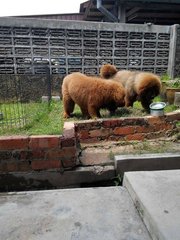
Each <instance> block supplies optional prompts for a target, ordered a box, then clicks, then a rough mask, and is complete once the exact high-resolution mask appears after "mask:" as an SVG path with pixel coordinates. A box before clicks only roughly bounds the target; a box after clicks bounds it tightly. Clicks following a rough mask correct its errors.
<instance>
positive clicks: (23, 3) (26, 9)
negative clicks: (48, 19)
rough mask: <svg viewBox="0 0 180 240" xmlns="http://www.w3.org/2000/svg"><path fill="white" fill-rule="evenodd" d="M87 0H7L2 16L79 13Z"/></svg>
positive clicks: (4, 3) (1, 9)
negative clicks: (82, 4)
mask: <svg viewBox="0 0 180 240" xmlns="http://www.w3.org/2000/svg"><path fill="white" fill-rule="evenodd" d="M82 2H86V0H9V1H8V0H5V1H3V4H1V7H0V17H6V16H22V15H23V16H24V15H40V14H58V13H78V12H79V8H80V4H81V3H82Z"/></svg>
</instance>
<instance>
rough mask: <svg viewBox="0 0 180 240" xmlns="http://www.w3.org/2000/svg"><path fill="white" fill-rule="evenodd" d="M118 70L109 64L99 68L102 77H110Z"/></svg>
mask: <svg viewBox="0 0 180 240" xmlns="http://www.w3.org/2000/svg"><path fill="white" fill-rule="evenodd" d="M117 72H118V70H117V68H116V67H115V66H114V65H111V64H105V65H103V66H102V67H101V69H100V76H101V77H102V78H106V79H108V78H111V77H112V76H113V75H114V74H116V73H117Z"/></svg>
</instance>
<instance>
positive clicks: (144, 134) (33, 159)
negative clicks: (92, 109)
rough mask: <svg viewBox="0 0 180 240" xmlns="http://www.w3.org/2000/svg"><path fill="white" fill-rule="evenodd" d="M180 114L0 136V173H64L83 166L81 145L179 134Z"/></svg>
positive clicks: (84, 124)
mask: <svg viewBox="0 0 180 240" xmlns="http://www.w3.org/2000/svg"><path fill="white" fill-rule="evenodd" d="M178 120H180V111H176V112H172V113H169V114H166V115H165V116H163V117H153V116H147V117H136V118H135V117H133V118H132V117H128V118H119V119H99V120H86V121H80V122H76V123H73V122H65V124H64V130H63V135H59V136H57V135H42V136H12V137H7V136H2V137H0V174H7V173H14V172H24V173H25V172H37V171H38V172H39V171H46V170H51V169H52V170H55V171H56V172H57V171H60V172H63V171H65V170H69V169H70V168H73V167H75V166H77V165H79V158H78V156H79V153H80V143H95V142H99V141H103V140H105V141H107V140H109V141H131V140H132V141H133V140H138V141H143V140H144V139H153V138H158V137H162V136H167V135H169V134H172V133H173V132H175V131H177V129H176V121H178Z"/></svg>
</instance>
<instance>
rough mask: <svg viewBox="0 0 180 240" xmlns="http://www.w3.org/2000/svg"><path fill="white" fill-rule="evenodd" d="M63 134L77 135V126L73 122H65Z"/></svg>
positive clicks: (67, 135)
mask: <svg viewBox="0 0 180 240" xmlns="http://www.w3.org/2000/svg"><path fill="white" fill-rule="evenodd" d="M63 136H64V137H66V138H73V137H75V126H74V123H73V122H65V123H64V128H63Z"/></svg>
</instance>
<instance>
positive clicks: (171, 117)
mask: <svg viewBox="0 0 180 240" xmlns="http://www.w3.org/2000/svg"><path fill="white" fill-rule="evenodd" d="M166 119H167V120H168V121H175V120H177V121H180V110H178V111H175V112H171V113H167V114H166Z"/></svg>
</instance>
